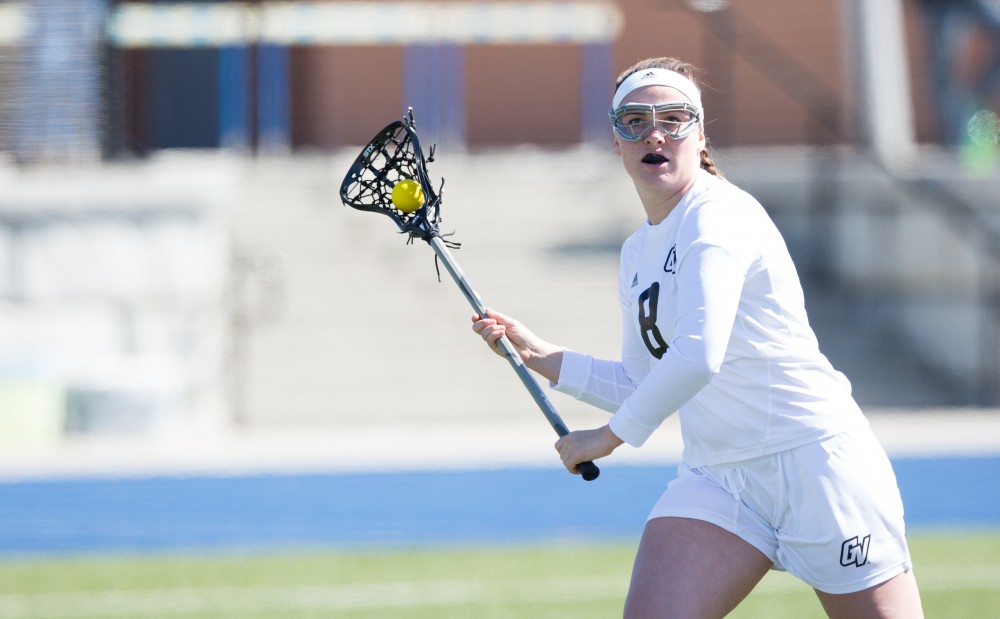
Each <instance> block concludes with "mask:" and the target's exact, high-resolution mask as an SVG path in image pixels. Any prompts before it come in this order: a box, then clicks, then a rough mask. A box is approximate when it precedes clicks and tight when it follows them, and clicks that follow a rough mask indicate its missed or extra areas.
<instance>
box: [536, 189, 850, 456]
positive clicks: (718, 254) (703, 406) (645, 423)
mask: <svg viewBox="0 0 1000 619" xmlns="http://www.w3.org/2000/svg"><path fill="white" fill-rule="evenodd" d="M618 292H619V301H620V303H621V308H622V360H621V361H603V360H599V359H594V358H593V357H590V356H588V355H582V354H579V353H575V352H572V351H567V352H566V353H565V354H564V356H563V362H562V367H561V370H560V377H559V384H558V385H554V387H555V388H556V389H557V390H559V391H562V392H565V393H568V394H570V395H573V396H574V397H576V398H578V399H580V400H583V401H585V402H589V403H591V404H593V405H595V406H598V407H600V408H603V409H606V410H609V411H613V412H614V416H613V417H612V418H611V422H610V425H611V430H612V431H613V432H614V433H615V434H616V435H617V436H618V437H619V438H621V439H622V440H624V441H625V442H627V443H629V444H630V445H633V446H639V445H642V443H644V442H645V441H646V439H647V438H649V436H650V434H652V432H653V431H654V430H655V429H656V428H657V427H658V426H659V425H660V424H661V423H662V422H663V420H664V419H666V418H667V417H668V416H669V415H671V414H673V413H674V412H675V411H678V410H679V411H680V422H681V434H682V438H683V442H684V461H685V463H686V464H688V465H689V466H692V467H699V466H706V465H711V464H721V463H732V462H740V461H744V460H749V459H751V458H756V457H758V456H762V455H767V454H772V453H777V452H779V451H785V450H787V449H791V448H794V447H798V446H801V445H804V444H806V443H809V442H813V441H816V440H819V439H822V438H825V437H828V436H832V435H834V434H838V433H840V432H844V431H847V430H850V429H853V428H856V427H859V426H864V425H867V423H868V422H867V420H866V419H865V417H864V415H863V414H862V413H861V410H860V409H859V408H858V405H857V404H856V403H855V402H854V399H853V397H852V396H851V386H850V383H849V382H848V380H847V378H846V377H845V376H844V375H843V374H841V373H840V372H838V371H836V370H835V369H834V368H833V366H832V365H831V364H830V362H829V361H828V360H827V358H826V357H825V356H824V355H823V354H822V353H821V352H820V350H819V345H818V343H817V341H816V336H815V334H814V333H813V331H812V328H811V327H810V326H809V323H808V320H807V318H806V311H805V301H804V298H803V293H802V287H801V284H800V282H799V278H798V274H797V273H796V271H795V266H794V264H793V263H792V259H791V257H790V256H789V254H788V249H787V248H786V246H785V242H784V240H783V239H782V238H781V235H780V233H779V232H778V230H777V228H776V227H775V226H774V223H773V222H772V221H771V219H770V217H768V215H767V213H766V212H765V211H764V209H763V207H762V206H761V205H760V203H758V202H757V201H756V200H755V199H754V198H753V197H752V196H750V195H749V194H747V193H746V192H744V191H742V190H740V189H738V188H736V187H735V186H733V185H731V184H730V183H728V182H727V181H725V180H723V179H720V178H717V177H714V176H712V175H711V174H709V173H707V172H705V171H703V170H702V171H700V173H699V176H698V177H697V179H696V181H695V183H694V185H693V186H692V187H691V189H690V190H689V191H688V192H687V193H686V194H685V195H684V197H683V198H682V199H681V201H680V202H679V203H678V204H677V206H676V207H674V209H673V210H672V211H671V212H670V215H669V216H667V218H666V219H665V220H664V221H662V222H661V223H660V224H658V225H655V226H654V225H650V224H649V222H646V224H644V225H643V226H642V227H641V228H640V229H639V230H638V231H636V232H635V233H634V234H633V235H632V236H631V237H629V239H628V240H626V241H625V244H624V245H623V246H622V252H621V270H620V272H619V276H618Z"/></svg>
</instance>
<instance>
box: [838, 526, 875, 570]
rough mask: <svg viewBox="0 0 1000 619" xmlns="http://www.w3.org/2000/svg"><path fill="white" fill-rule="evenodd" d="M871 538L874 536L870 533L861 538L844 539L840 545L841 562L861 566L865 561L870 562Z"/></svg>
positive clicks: (846, 565) (846, 564) (845, 564)
mask: <svg viewBox="0 0 1000 619" xmlns="http://www.w3.org/2000/svg"><path fill="white" fill-rule="evenodd" d="M871 539H872V536H871V533H869V534H868V535H866V536H864V537H862V538H860V539H859V538H858V537H852V538H851V539H847V540H844V543H843V545H842V546H841V547H840V564H841V565H843V566H844V567H848V566H850V565H853V566H856V567H861V566H862V565H864V564H865V563H868V543H869V542H870V541H871Z"/></svg>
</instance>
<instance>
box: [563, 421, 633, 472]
mask: <svg viewBox="0 0 1000 619" xmlns="http://www.w3.org/2000/svg"><path fill="white" fill-rule="evenodd" d="M623 442H624V441H622V440H621V439H620V438H618V437H617V436H616V435H615V433H614V432H612V431H611V428H610V427H608V426H602V427H600V428H597V429H594V430H577V431H576V432H570V433H569V434H567V435H566V436H563V437H561V438H560V439H559V440H558V441H556V451H558V452H559V458H560V459H562V462H563V465H564V466H565V467H566V469H567V470H568V471H569V472H570V473H573V474H574V475H579V473H580V472H579V471H577V470H576V465H577V463H579V462H588V461H594V460H597V459H598V458H603V457H605V456H608V455H610V454H611V452H613V451H614V450H615V449H617V448H618V446H619V445H621V444H622V443H623Z"/></svg>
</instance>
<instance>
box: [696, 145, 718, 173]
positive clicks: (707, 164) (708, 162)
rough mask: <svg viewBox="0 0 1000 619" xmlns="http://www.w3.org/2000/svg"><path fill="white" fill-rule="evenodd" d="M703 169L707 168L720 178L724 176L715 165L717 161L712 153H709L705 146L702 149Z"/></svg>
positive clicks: (707, 170)
mask: <svg viewBox="0 0 1000 619" xmlns="http://www.w3.org/2000/svg"><path fill="white" fill-rule="evenodd" d="M701 169H702V170H705V171H706V172H708V173H709V174H711V175H712V176H718V177H719V178H722V172H720V171H719V169H718V168H717V167H715V161H714V160H713V159H712V155H710V154H709V153H708V149H707V148H704V149H702V151H701Z"/></svg>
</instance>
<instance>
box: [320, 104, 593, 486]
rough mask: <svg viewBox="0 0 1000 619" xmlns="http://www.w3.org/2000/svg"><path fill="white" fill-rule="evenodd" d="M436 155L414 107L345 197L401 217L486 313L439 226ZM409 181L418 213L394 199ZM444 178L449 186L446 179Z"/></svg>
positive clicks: (381, 139) (359, 162) (365, 162)
mask: <svg viewBox="0 0 1000 619" xmlns="http://www.w3.org/2000/svg"><path fill="white" fill-rule="evenodd" d="M433 160H434V148H433V147H432V148H431V150H430V157H429V158H428V159H427V160H425V159H424V155H423V152H422V151H421V149H420V140H419V139H418V137H417V133H416V131H415V130H414V125H413V110H412V108H411V109H410V110H409V111H408V112H407V115H406V117H405V118H403V120H397V121H395V122H392V123H390V124H389V125H388V126H386V128H385V129H382V131H380V132H379V133H378V135H376V136H375V137H374V138H373V139H372V141H371V142H369V143H368V145H367V146H366V147H365V148H364V150H363V151H361V155H359V156H358V158H357V159H356V160H355V161H354V165H352V166H351V169H350V171H349V172H348V173H347V176H346V177H345V178H344V182H343V184H341V186H340V198H341V200H343V202H344V204H345V205H347V206H351V207H354V208H356V209H360V210H362V211H372V212H375V213H382V214H383V215H386V216H388V217H389V218H390V219H392V220H393V221H394V222H396V225H397V226H398V227H399V231H400V232H401V233H404V234H409V239H408V241H407V242H410V241H412V240H413V239H415V238H418V239H421V240H423V241H427V243H428V244H429V245H430V246H431V248H433V249H434V253H435V254H436V257H437V259H438V260H439V261H440V262H442V263H444V266H445V269H447V271H448V273H449V274H450V275H451V277H452V279H454V280H455V283H456V284H458V287H459V288H460V289H461V290H462V294H464V295H465V298H466V299H467V300H468V301H469V304H470V305H472V308H473V309H474V310H476V313H477V314H479V315H480V316H485V315H486V305H485V304H484V303H483V300H482V299H481V298H480V297H479V295H478V294H476V291H475V290H473V288H472V286H471V285H470V284H469V281H468V280H467V279H466V278H465V274H464V273H462V270H461V269H460V268H459V267H458V264H457V263H456V262H455V259H454V258H453V257H452V255H451V252H449V251H448V246H449V245H450V246H451V247H453V248H455V247H458V245H457V244H455V243H451V242H449V241H445V240H444V239H443V238H442V235H441V233H440V231H439V229H438V225H439V223H440V221H441V196H440V194H439V192H437V191H435V190H434V187H432V186H431V183H430V180H429V179H428V177H427V162H429V161H433ZM405 180H415V181H417V182H419V183H420V187H421V189H422V190H423V197H424V201H423V204H422V205H421V206H420V208H418V209H416V210H414V211H412V212H405V211H403V210H400V209H399V208H397V207H396V206H395V205H394V204H393V202H392V189H393V187H395V186H396V184H397V183H400V182H402V181H405ZM441 183H442V186H443V184H444V180H443V179H442V181H441ZM497 345H498V347H499V348H500V351H501V352H502V353H503V355H504V357H506V359H507V361H508V362H509V363H510V365H511V367H512V368H514V372H516V373H517V376H518V378H520V379H521V382H522V383H524V386H525V387H526V388H527V390H528V393H530V394H531V397H532V398H534V400H535V403H536V404H538V407H539V408H540V409H541V410H542V414H544V415H545V418H546V419H547V420H548V422H549V424H550V425H551V426H552V428H553V429H554V430H555V431H556V434H558V435H559V436H565V435H567V434H569V429H568V428H567V427H566V424H565V423H563V420H562V419H561V418H560V417H559V413H557V412H556V409H555V407H553V406H552V403H551V402H550V401H549V399H548V397H546V395H545V393H544V392H543V391H542V389H541V388H540V387H539V386H538V383H536V382H535V379H534V378H533V377H532V376H531V373H530V372H529V371H528V368H527V367H526V366H525V365H524V362H523V361H521V356H520V355H519V354H517V351H515V350H514V347H513V345H512V344H511V343H510V340H508V339H507V337H506V336H504V337H503V338H501V339H500V340H499V341H498V342H497ZM576 469H577V470H578V471H579V472H580V474H581V475H582V476H583V478H584V479H585V480H587V481H590V480H593V479H597V476H598V475H599V474H600V469H598V468H597V466H596V465H595V464H594V463H593V462H580V463H579V464H577V465H576Z"/></svg>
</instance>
